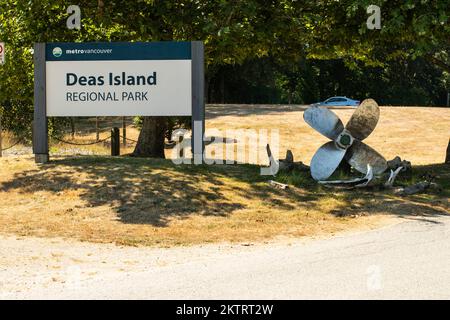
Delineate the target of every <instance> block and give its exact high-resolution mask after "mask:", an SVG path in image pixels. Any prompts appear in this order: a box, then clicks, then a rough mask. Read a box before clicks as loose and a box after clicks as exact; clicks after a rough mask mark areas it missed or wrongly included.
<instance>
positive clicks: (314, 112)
mask: <svg viewBox="0 0 450 320" xmlns="http://www.w3.org/2000/svg"><path fill="white" fill-rule="evenodd" d="M303 119H305V121H306V123H307V124H309V125H310V126H311V127H312V128H314V129H315V130H316V131H318V132H320V133H321V134H323V135H324V136H325V137H327V138H329V139H331V140H335V139H336V138H337V137H338V136H339V134H340V133H341V132H342V130H344V125H343V124H342V121H341V119H339V118H338V117H337V116H336V115H335V114H334V113H333V112H332V111H330V110H328V109H327V108H322V107H317V106H314V107H309V108H308V109H306V111H305V112H304V113H303Z"/></svg>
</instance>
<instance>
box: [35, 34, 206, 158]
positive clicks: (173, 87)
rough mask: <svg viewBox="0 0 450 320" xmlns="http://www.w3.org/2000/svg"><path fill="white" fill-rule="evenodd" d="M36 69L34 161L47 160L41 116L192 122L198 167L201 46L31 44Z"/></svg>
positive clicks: (200, 155) (201, 128)
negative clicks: (172, 118) (182, 119)
mask: <svg viewBox="0 0 450 320" xmlns="http://www.w3.org/2000/svg"><path fill="white" fill-rule="evenodd" d="M34 63H35V84H34V85H35V93H34V94H35V96H34V98H35V110H34V125H33V151H34V153H35V155H36V157H35V159H36V162H38V163H45V162H47V161H48V160H49V159H48V135H47V117H81V116H85V117H86V116H88V117H91V116H92V117H99V116H121V117H123V116H191V117H192V153H193V157H194V160H195V161H194V162H195V163H202V159H203V151H204V144H203V133H204V105H205V102H204V47H203V43H202V42H200V41H192V42H148V43H146V42H133V43H121V42H104V43H102V42H95V43H36V44H35V47H34Z"/></svg>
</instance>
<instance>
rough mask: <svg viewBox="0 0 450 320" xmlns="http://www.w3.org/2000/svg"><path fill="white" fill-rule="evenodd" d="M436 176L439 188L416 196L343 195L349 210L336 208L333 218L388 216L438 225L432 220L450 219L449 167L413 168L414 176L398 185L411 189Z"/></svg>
mask: <svg viewBox="0 0 450 320" xmlns="http://www.w3.org/2000/svg"><path fill="white" fill-rule="evenodd" d="M430 175H431V176H434V177H435V178H434V181H435V182H436V183H437V185H438V186H439V188H437V189H428V190H426V191H424V192H421V193H417V194H414V195H408V196H405V195H398V194H395V193H394V192H393V191H392V190H372V191H371V190H364V189H362V190H358V192H357V193H355V192H345V193H343V194H342V197H343V199H344V202H345V203H347V204H348V205H347V206H337V207H336V208H335V209H333V210H332V212H331V214H333V215H335V216H348V215H360V214H365V213H367V212H370V214H385V213H389V214H392V215H395V216H397V217H401V218H407V219H410V220H418V221H422V222H427V223H434V224H439V223H440V222H439V221H436V220H433V219H432V218H433V217H437V216H449V215H450V206H449V198H450V165H449V164H432V165H422V166H414V168H413V170H412V173H410V174H408V175H403V176H402V175H400V176H399V177H398V179H397V180H396V183H395V185H397V186H400V187H406V186H410V185H412V184H415V183H418V182H420V181H423V180H424V179H425V176H430Z"/></svg>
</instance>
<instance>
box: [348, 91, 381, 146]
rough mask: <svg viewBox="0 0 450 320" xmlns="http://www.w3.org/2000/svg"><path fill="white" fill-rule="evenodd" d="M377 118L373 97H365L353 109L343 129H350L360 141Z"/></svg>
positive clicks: (365, 136) (372, 128) (378, 115)
mask: <svg viewBox="0 0 450 320" xmlns="http://www.w3.org/2000/svg"><path fill="white" fill-rule="evenodd" d="M379 118H380V108H378V104H377V103H376V102H375V100H373V99H366V100H364V101H363V102H362V103H361V104H360V105H359V107H358V108H357V109H356V110H355V112H354V113H353V115H352V117H351V118H350V120H349V121H348V123H347V125H346V126H345V129H347V130H348V131H350V133H351V135H352V136H353V137H354V138H356V139H358V140H360V141H362V140H364V139H365V138H367V137H368V136H369V135H370V134H371V133H372V131H373V130H374V129H375V127H376V125H377V123H378V119H379Z"/></svg>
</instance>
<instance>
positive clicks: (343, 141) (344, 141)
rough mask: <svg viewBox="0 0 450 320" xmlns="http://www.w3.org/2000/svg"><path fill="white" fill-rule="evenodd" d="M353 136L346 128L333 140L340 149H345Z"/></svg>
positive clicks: (351, 142) (349, 144) (350, 143)
mask: <svg viewBox="0 0 450 320" xmlns="http://www.w3.org/2000/svg"><path fill="white" fill-rule="evenodd" d="M353 140H354V138H353V137H352V135H351V134H350V132H348V131H347V130H344V131H342V132H341V134H340V135H339V136H338V137H337V139H336V140H335V142H336V145H337V146H338V147H339V148H341V149H347V148H349V147H350V146H351V145H352V144H353Z"/></svg>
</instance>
